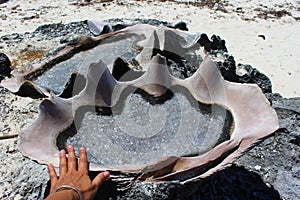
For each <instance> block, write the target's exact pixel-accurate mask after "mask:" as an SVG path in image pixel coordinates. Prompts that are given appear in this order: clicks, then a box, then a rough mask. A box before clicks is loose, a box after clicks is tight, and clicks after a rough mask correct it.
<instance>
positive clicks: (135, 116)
mask: <svg viewBox="0 0 300 200" xmlns="http://www.w3.org/2000/svg"><path fill="white" fill-rule="evenodd" d="M188 99H190V97H189V98H187V97H186V95H184V94H182V93H175V94H174V96H173V97H172V98H171V99H170V100H168V101H166V102H165V103H163V104H160V105H151V104H150V103H149V102H147V101H146V100H145V99H144V98H143V97H142V96H141V95H140V94H130V95H129V96H127V98H126V100H125V103H124V108H123V110H122V112H120V111H119V110H114V108H113V109H112V115H110V116H103V115H97V114H96V113H95V112H91V111H89V112H86V113H85V115H84V118H83V120H82V123H81V126H80V127H79V124H80V122H78V124H77V128H78V129H79V130H78V132H77V134H76V135H75V136H73V137H70V138H69V139H68V141H67V143H68V144H73V145H74V146H75V147H76V148H77V147H80V146H85V147H86V148H87V152H88V156H89V159H90V161H91V162H92V163H96V164H102V165H110V166H114V165H123V164H147V163H150V162H154V161H157V160H158V159H160V158H163V157H166V156H182V155H191V154H193V155H195V154H196V155H197V154H199V153H203V152H206V151H208V150H210V149H212V148H213V147H214V146H215V145H216V144H217V143H219V142H220V141H222V139H225V137H224V134H225V133H223V127H224V124H225V117H226V110H225V109H223V108H221V107H216V106H215V107H210V108H209V109H207V108H206V109H203V108H201V106H198V102H196V101H195V100H194V101H190V100H191V99H190V100H188ZM223 141H224V140H223Z"/></svg>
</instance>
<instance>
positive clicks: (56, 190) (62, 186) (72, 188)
mask: <svg viewBox="0 0 300 200" xmlns="http://www.w3.org/2000/svg"><path fill="white" fill-rule="evenodd" d="M61 189H71V190H74V191H75V192H76V193H77V194H78V196H79V200H83V197H82V193H81V192H80V191H79V190H78V189H77V188H76V187H74V186H72V185H61V186H59V187H57V188H56V189H55V190H54V191H53V193H56V192H58V191H59V190H61Z"/></svg>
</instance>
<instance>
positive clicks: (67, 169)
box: [46, 145, 109, 200]
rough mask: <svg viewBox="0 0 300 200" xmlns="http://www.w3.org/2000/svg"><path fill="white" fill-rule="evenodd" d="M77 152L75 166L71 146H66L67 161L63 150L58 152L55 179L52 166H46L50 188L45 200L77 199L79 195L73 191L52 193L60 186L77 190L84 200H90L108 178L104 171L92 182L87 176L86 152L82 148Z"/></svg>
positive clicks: (107, 173) (65, 190)
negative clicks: (57, 171) (57, 166)
mask: <svg viewBox="0 0 300 200" xmlns="http://www.w3.org/2000/svg"><path fill="white" fill-rule="evenodd" d="M79 152H80V157H79V160H78V164H77V160H76V157H75V152H74V148H73V146H72V145H69V146H68V159H67V158H66V152H65V151H64V150H61V151H60V155H59V173H60V175H59V177H57V174H56V171H55V169H54V167H53V165H52V164H49V165H48V173H49V176H50V182H51V188H50V195H49V196H48V197H47V198H46V199H47V200H50V199H61V198H63V199H72V200H73V199H79V195H78V194H77V192H76V191H74V190H73V189H62V190H58V191H57V192H56V193H53V192H54V190H55V189H56V188H57V187H59V186H62V185H68V186H72V187H75V188H77V189H78V190H79V191H80V192H81V193H82V196H83V199H84V200H91V199H93V197H94V196H95V194H96V193H97V190H98V188H99V187H100V185H101V184H102V183H103V182H104V181H105V179H107V178H108V177H109V172H108V171H106V172H102V173H100V174H98V175H97V176H96V177H95V178H94V180H91V179H90V177H89V176H88V169H89V165H88V159H87V155H86V150H85V148H84V147H81V148H80V150H79ZM68 197H69V198H68Z"/></svg>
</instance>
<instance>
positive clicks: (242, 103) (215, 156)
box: [5, 24, 278, 182]
mask: <svg viewBox="0 0 300 200" xmlns="http://www.w3.org/2000/svg"><path fill="white" fill-rule="evenodd" d="M122 34H123V35H126V34H138V35H142V36H143V38H144V40H140V41H138V42H135V43H134V48H135V49H137V51H138V52H139V54H138V56H136V58H137V60H138V62H139V63H140V64H141V66H142V68H143V70H144V71H145V72H144V73H141V74H139V75H137V76H135V77H134V78H132V77H131V78H129V79H126V80H125V81H118V80H116V79H115V78H114V77H113V76H112V74H111V72H110V71H112V69H109V68H108V66H107V65H106V64H105V63H104V62H103V61H101V60H100V61H98V62H94V63H92V64H90V65H89V67H88V69H87V73H86V75H85V79H86V82H85V84H84V86H83V87H82V90H79V91H78V92H76V94H74V95H72V96H69V97H68V98H62V97H61V96H59V95H53V94H50V93H49V92H48V91H47V90H45V89H44V88H42V87H38V86H36V85H34V84H33V83H31V82H30V81H27V82H28V83H30V84H32V88H34V89H35V90H36V91H38V92H39V93H40V94H41V95H43V96H49V97H48V98H46V99H45V100H43V102H42V103H41V104H40V113H39V116H38V118H37V119H36V120H35V121H34V122H33V123H32V124H30V125H29V126H28V127H26V128H25V129H24V130H23V131H22V132H21V133H20V137H19V144H18V146H19V149H20V151H21V152H22V153H23V154H24V155H25V156H27V157H30V158H32V159H34V160H37V161H38V162H40V163H53V164H54V165H55V166H58V161H59V158H58V155H59V150H58V147H57V144H56V140H57V138H58V137H59V135H60V134H61V133H62V132H63V131H64V130H66V129H67V128H68V127H70V126H71V125H72V123H74V116H75V115H76V111H77V110H79V109H80V108H81V107H83V106H97V107H101V108H113V107H114V106H115V105H117V104H118V102H119V101H120V99H121V98H122V94H123V92H124V91H125V90H126V89H127V88H130V87H134V88H138V89H140V90H142V91H144V92H146V93H147V94H148V95H150V96H153V97H161V96H164V95H165V94H166V93H167V92H168V91H169V90H172V88H173V87H182V88H184V89H185V90H187V91H188V92H189V93H190V94H191V95H192V97H193V98H194V99H195V100H196V101H197V102H200V103H202V104H208V105H219V106H222V107H224V108H225V109H227V110H228V111H229V112H230V113H231V115H232V117H233V123H234V127H233V128H232V131H231V132H230V136H229V137H230V138H229V139H228V140H226V141H223V142H221V143H219V144H216V145H215V146H214V147H213V148H212V149H207V151H206V152H204V153H201V154H196V155H190V156H167V157H163V158H162V157H159V155H158V156H157V159H156V161H155V162H152V163H144V164H121V165H113V166H107V165H99V164H95V163H91V165H90V170H94V171H102V170H110V171H115V172H120V173H124V174H128V175H131V176H134V177H137V178H138V179H139V180H142V181H144V180H147V181H170V180H175V181H182V182H187V181H193V180H196V179H199V178H205V177H207V176H209V175H210V174H212V173H214V172H216V171H217V170H220V169H222V168H224V167H225V166H227V165H229V164H230V163H232V161H233V160H234V159H235V158H236V157H238V156H240V155H241V154H242V153H244V152H245V151H246V150H247V149H249V148H250V147H251V146H253V145H254V144H255V143H256V142H258V141H259V140H261V139H262V138H264V137H266V136H268V135H270V134H271V133H273V132H274V131H275V130H277V129H278V119H277V115H276V113H275V111H274V110H273V109H272V107H271V106H270V104H269V102H268V100H267V99H266V98H265V96H264V94H263V93H262V92H261V89H260V88H259V87H258V86H257V85H255V84H240V83H232V82H229V81H226V80H224V78H223V77H222V75H221V73H220V71H219V70H218V68H217V66H216V64H215V63H214V62H213V61H212V60H211V59H210V58H209V56H206V57H205V58H204V59H203V61H202V63H201V65H200V66H199V68H198V70H197V71H196V72H195V73H194V74H193V75H192V76H191V77H188V78H186V79H179V78H176V77H174V76H173V75H172V74H171V73H170V71H169V69H168V65H167V59H170V57H171V59H174V60H176V59H177V58H180V57H185V55H186V53H187V52H188V51H195V50H197V49H199V48H200V46H201V45H199V43H198V41H199V39H200V38H201V34H193V35H192V34H189V33H187V32H183V31H179V30H174V29H171V28H167V27H164V26H162V25H161V26H159V27H155V26H150V25H145V24H140V25H135V26H129V27H127V28H125V29H122V30H120V31H115V32H111V33H108V34H104V35H100V36H98V37H96V38H81V39H80V40H79V42H78V43H77V44H75V45H73V46H67V47H66V48H65V49H63V50H62V51H60V52H59V53H58V54H56V55H54V56H52V57H51V59H50V61H52V64H53V63H55V62H56V63H57V62H58V60H59V61H61V60H63V59H65V58H69V57H70V56H68V55H70V54H72V53H73V54H74V51H75V52H78V48H79V47H81V48H82V47H85V48H86V47H87V46H89V47H90V46H96V45H98V44H99V43H100V46H101V42H100V41H103V40H104V39H106V38H112V37H116V36H118V35H122ZM76 49H77V50H76ZM47 62H48V64H47V63H46V64H45V63H43V65H39V66H35V67H33V68H32V69H30V70H28V71H27V72H26V73H23V74H22V75H20V76H15V80H17V79H18V78H19V82H17V83H15V85H13V82H10V83H11V85H10V88H11V89H12V90H13V91H18V90H19V89H20V85H22V84H24V80H25V79H24V77H26V76H27V78H28V77H30V76H31V75H32V76H33V75H34V74H36V72H37V73H41V72H39V71H37V69H42V68H44V67H45V66H49V60H48V61H47ZM109 64H111V63H109ZM116 65H117V64H116V63H115V67H117V68H118V66H116ZM114 70H118V69H114ZM128 71H129V72H130V73H134V72H132V71H131V70H125V72H128ZM129 72H128V73H129ZM128 73H125V74H127V75H128ZM24 74H25V76H24ZM35 76H36V75H35ZM5 84H6V86H8V85H9V84H8V82H6V83H5ZM104 142H105V141H104ZM102 144H103V142H100V143H99V145H102ZM199 148H200V147H199ZM100 159H101V158H100Z"/></svg>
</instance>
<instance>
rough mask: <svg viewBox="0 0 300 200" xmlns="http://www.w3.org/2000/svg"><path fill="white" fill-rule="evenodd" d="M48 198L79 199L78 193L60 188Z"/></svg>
mask: <svg viewBox="0 0 300 200" xmlns="http://www.w3.org/2000/svg"><path fill="white" fill-rule="evenodd" d="M46 199H47V200H57V199H64V200H79V196H78V194H77V193H76V192H75V191H73V190H70V189H64V190H59V191H57V192H55V193H52V194H50V195H49V196H48V197H47V198H46Z"/></svg>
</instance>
